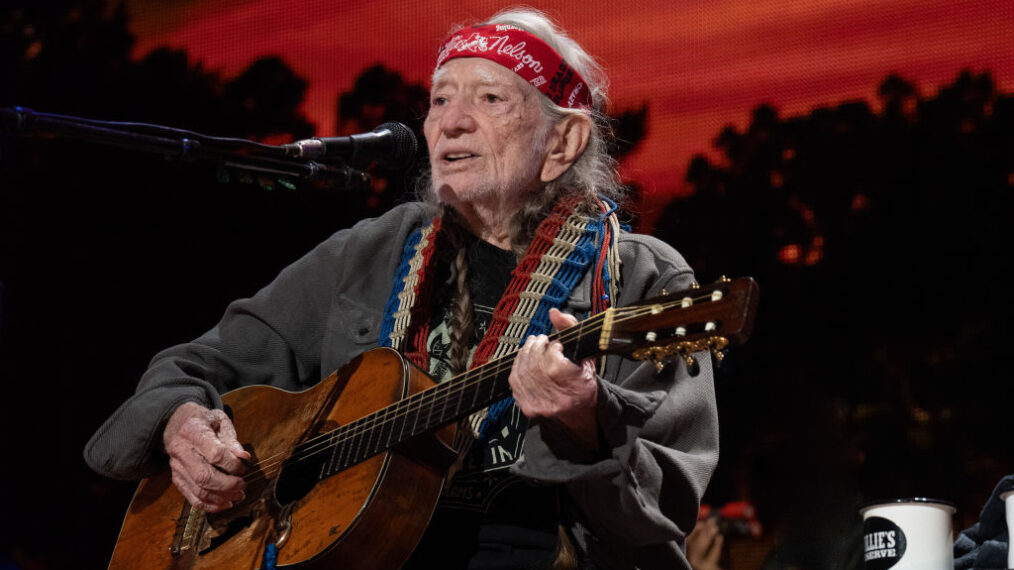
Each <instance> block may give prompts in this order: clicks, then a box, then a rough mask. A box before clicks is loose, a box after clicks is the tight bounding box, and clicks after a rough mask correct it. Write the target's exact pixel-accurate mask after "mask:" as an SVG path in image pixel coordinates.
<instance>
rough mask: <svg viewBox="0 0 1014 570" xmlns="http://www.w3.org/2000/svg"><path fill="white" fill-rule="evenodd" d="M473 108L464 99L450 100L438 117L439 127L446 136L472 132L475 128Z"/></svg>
mask: <svg viewBox="0 0 1014 570" xmlns="http://www.w3.org/2000/svg"><path fill="white" fill-rule="evenodd" d="M474 111H475V110H474V109H473V108H472V105H470V104H469V103H468V102H466V101H461V100H452V101H448V102H447V104H446V105H445V106H444V113H443V117H441V118H440V129H441V130H442V131H444V134H446V135H448V136H454V135H460V134H462V133H468V132H472V131H474V130H475V128H476V122H475V117H474V116H473V113H474Z"/></svg>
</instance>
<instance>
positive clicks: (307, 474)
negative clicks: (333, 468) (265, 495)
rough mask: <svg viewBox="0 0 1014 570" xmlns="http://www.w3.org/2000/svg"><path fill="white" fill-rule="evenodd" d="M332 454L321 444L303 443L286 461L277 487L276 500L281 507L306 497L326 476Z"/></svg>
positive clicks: (311, 441)
mask: <svg viewBox="0 0 1014 570" xmlns="http://www.w3.org/2000/svg"><path fill="white" fill-rule="evenodd" d="M330 457H331V453H330V452H329V451H327V450H325V449H322V446H321V444H320V443H319V442H317V443H314V442H313V438H311V440H310V442H309V443H302V444H300V445H299V446H298V447H296V450H295V451H294V452H293V454H292V455H291V456H290V457H289V458H288V459H286V460H285V464H284V465H283V466H282V472H281V473H280V474H279V475H278V483H277V484H276V486H275V498H276V499H277V500H278V503H279V504H280V505H288V504H289V503H293V502H295V501H298V500H300V499H302V498H303V497H305V496H306V495H307V493H309V492H310V491H311V490H312V489H313V486H314V485H316V484H317V481H320V480H321V478H322V477H324V476H326V473H325V472H324V470H325V467H326V465H327V461H328V459H329V458H330Z"/></svg>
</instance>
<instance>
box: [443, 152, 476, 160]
mask: <svg viewBox="0 0 1014 570" xmlns="http://www.w3.org/2000/svg"><path fill="white" fill-rule="evenodd" d="M475 156H476V155H475V154H472V153H470V152H449V153H447V154H445V155H444V160H446V161H447V162H457V161H459V160H465V159H467V158H474V157H475Z"/></svg>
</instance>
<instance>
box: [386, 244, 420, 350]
mask: <svg viewBox="0 0 1014 570" xmlns="http://www.w3.org/2000/svg"><path fill="white" fill-rule="evenodd" d="M421 239H422V228H419V229H417V230H416V231H414V232H412V235H410V236H409V237H408V240H407V241H406V242H405V248H404V249H403V250H402V253H401V264H400V265H398V271H397V273H396V274H395V276H394V284H393V285H392V286H391V295H390V296H389V297H388V298H387V304H386V305H385V306H384V320H383V321H382V323H381V325H380V346H388V347H389V346H391V332H392V331H393V330H394V313H395V312H397V310H398V305H399V304H400V303H401V301H400V300H399V299H398V295H399V294H400V293H401V291H402V289H403V288H404V287H405V277H407V276H408V271H409V264H410V262H411V261H412V258H413V257H414V256H415V246H416V245H418V244H419V240H421Z"/></svg>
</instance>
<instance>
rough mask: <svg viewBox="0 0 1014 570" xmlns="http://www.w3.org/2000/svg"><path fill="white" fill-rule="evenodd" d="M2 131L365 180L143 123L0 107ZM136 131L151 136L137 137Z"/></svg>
mask: <svg viewBox="0 0 1014 570" xmlns="http://www.w3.org/2000/svg"><path fill="white" fill-rule="evenodd" d="M0 122H2V124H3V125H4V128H5V129H8V128H9V129H11V130H22V129H39V130H42V131H45V132H52V133H55V134H59V135H63V136H67V137H69V138H73V139H77V140H83V141H87V142H91V143H97V144H104V145H107V146H116V147H120V148H127V149H133V150H143V151H148V152H154V153H158V154H161V155H163V156H165V157H166V158H173V159H181V160H200V159H204V160H212V161H217V162H220V163H222V164H223V165H224V166H227V167H230V168H237V169H241V170H249V171H253V172H258V173H264V174H272V175H278V176H289V177H296V178H302V179H306V180H322V179H332V180H336V181H337V182H338V183H340V184H341V185H342V186H343V187H348V186H350V185H352V184H362V183H366V182H368V181H369V176H368V175H367V174H366V173H365V172H362V171H360V170H356V169H353V168H350V167H348V166H345V165H338V166H329V165H324V164H321V163H318V162H315V161H312V160H310V161H307V160H299V159H297V158H293V157H290V156H286V153H285V150H284V149H283V148H282V147H280V146H272V145H266V144H262V143H257V142H254V141H248V140H244V139H235V138H227V139H223V138H217V137H211V136H207V135H202V134H200V133H193V132H190V131H184V130H180V129H173V128H169V127H162V126H158V125H149V124H143V123H116V122H107V121H95V120H92V119H84V118H80V117H72V116H69V115H55V114H51V113H37V112H35V111H32V110H31V109H26V108H24V107H12V108H0ZM140 129H146V130H150V131H154V132H155V133H156V134H150V133H145V132H139V130H140Z"/></svg>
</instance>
